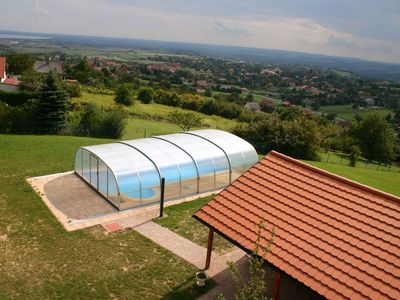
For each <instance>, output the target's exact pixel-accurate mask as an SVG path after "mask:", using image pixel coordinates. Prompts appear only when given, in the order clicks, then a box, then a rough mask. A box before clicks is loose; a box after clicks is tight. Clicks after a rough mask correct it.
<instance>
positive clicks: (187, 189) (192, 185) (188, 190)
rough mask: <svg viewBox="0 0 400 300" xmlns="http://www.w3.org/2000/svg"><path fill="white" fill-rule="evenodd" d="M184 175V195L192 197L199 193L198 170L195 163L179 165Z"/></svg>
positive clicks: (182, 185) (182, 183) (182, 188)
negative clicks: (191, 195)
mask: <svg viewBox="0 0 400 300" xmlns="http://www.w3.org/2000/svg"><path fill="white" fill-rule="evenodd" d="M179 170H180V171H181V174H182V182H181V190H182V195H183V196H184V195H190V194H193V193H196V192H197V169H196V165H195V164H194V163H193V161H190V162H188V163H185V164H182V163H181V164H179Z"/></svg>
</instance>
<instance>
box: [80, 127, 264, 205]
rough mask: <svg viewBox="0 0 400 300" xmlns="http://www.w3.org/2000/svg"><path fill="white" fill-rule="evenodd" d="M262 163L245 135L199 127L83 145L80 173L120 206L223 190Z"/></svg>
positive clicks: (145, 203)
mask: <svg viewBox="0 0 400 300" xmlns="http://www.w3.org/2000/svg"><path fill="white" fill-rule="evenodd" d="M257 161H258V156H257V153H256V151H255V150H254V148H253V147H252V146H251V145H250V144H249V143H247V142H246V141H244V140H243V139H241V138H239V137H237V136H235V135H233V134H231V133H227V132H224V131H220V130H211V129H208V130H197V131H190V132H182V133H176V134H169V135H163V136H154V137H150V138H145V139H138V140H131V141H123V142H117V143H112V144H104V145H96V146H88V147H81V148H79V149H78V151H77V152H76V158H75V172H76V174H78V175H79V176H80V177H81V178H82V179H83V180H85V181H86V182H87V183H88V184H90V185H91V186H92V187H93V188H94V189H96V190H97V191H98V192H99V193H100V194H102V195H103V196H104V197H105V198H106V199H108V200H109V201H110V202H111V203H112V204H113V205H114V206H116V207H117V208H118V209H120V210H123V209H128V208H133V207H138V206H142V205H147V204H151V203H155V202H159V201H160V197H161V186H160V185H161V178H165V200H171V199H177V198H182V197H186V196H189V195H193V194H196V193H203V192H206V191H213V190H218V189H221V188H224V187H226V186H227V185H229V184H230V183H231V182H232V181H233V180H234V179H236V178H237V177H238V176H240V174H242V173H243V172H244V171H245V170H247V169H248V168H249V167H251V166H252V165H254V164H255V163H256V162H257Z"/></svg>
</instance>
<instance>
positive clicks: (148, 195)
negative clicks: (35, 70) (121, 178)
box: [127, 189, 156, 199]
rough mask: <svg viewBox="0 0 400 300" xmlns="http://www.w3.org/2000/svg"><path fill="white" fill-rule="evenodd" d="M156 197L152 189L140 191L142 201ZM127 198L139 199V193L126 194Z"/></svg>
mask: <svg viewBox="0 0 400 300" xmlns="http://www.w3.org/2000/svg"><path fill="white" fill-rule="evenodd" d="M155 195H156V192H155V191H154V190H152V189H145V190H143V191H142V198H143V199H148V198H152V197H154V196H155ZM127 196H128V197H130V198H134V199H140V192H139V191H137V192H132V193H129V194H127Z"/></svg>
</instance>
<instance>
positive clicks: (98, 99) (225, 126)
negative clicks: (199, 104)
mask: <svg viewBox="0 0 400 300" xmlns="http://www.w3.org/2000/svg"><path fill="white" fill-rule="evenodd" d="M72 102H75V103H76V102H93V103H96V104H98V105H101V106H104V107H111V106H113V105H114V104H115V103H114V96H113V95H100V94H89V93H83V95H82V97H81V98H73V99H72ZM126 109H127V111H129V112H131V113H133V114H135V115H136V116H137V118H138V119H158V120H159V119H166V116H167V115H168V114H169V113H170V112H171V111H174V110H180V111H186V112H189V111H188V110H184V109H181V108H176V107H170V106H166V105H160V104H143V103H140V102H139V101H136V102H135V104H134V105H133V106H131V107H128V108H126ZM190 112H192V111H190ZM196 114H198V115H200V116H201V117H202V118H203V123H204V125H205V126H206V127H210V128H218V129H222V130H228V131H229V130H230V129H232V128H233V127H234V126H235V125H236V122H235V121H234V120H229V119H225V118H222V117H219V116H208V115H204V114H201V113H196ZM157 122H158V121H153V123H154V124H157ZM165 123H166V122H162V123H158V125H157V127H158V128H162V127H164V125H165ZM163 124H164V125H163Z"/></svg>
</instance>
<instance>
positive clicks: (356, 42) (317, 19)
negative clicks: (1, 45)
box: [0, 0, 400, 63]
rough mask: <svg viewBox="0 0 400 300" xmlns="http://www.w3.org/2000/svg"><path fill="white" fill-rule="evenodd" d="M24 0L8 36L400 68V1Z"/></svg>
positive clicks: (10, 18) (5, 7)
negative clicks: (153, 44)
mask: <svg viewBox="0 0 400 300" xmlns="http://www.w3.org/2000/svg"><path fill="white" fill-rule="evenodd" d="M299 2H300V1H296V0H282V1H280V2H279V3H278V2H276V1H261V0H247V1H237V0H221V1H219V2H216V3H214V2H211V1H209V0H203V1H191V2H189V3H186V2H185V1H183V0H170V1H168V3H166V1H162V0H147V1H145V2H144V1H138V0H113V1H111V0H96V1H95V0H84V1H78V0H70V1H68V2H64V1H59V0H22V1H19V2H18V3H13V2H2V3H0V10H2V11H5V12H7V13H6V14H5V15H3V16H2V18H1V19H0V28H1V29H2V30H8V31H19V32H36V33H49V34H69V35H89V36H99V37H118V38H127V39H145V40H158V41H171V42H183V43H185V42H186V43H199V44H213V45H226V46H240V47H249V48H260V49H273V50H285V51H294V52H304V53H310V54H321V55H328V56H338V57H353V58H361V59H366V60H370V61H380V62H391V63H400V55H399V53H400V32H399V31H398V30H396V29H397V28H400V5H398V3H396V0H383V1H380V2H379V3H377V2H375V1H369V0H367V1H361V0H348V1H345V0H338V1H335V3H332V2H331V1H327V0H303V1H301V3H299Z"/></svg>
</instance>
